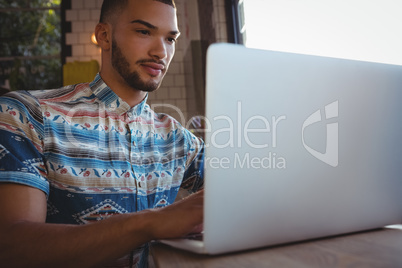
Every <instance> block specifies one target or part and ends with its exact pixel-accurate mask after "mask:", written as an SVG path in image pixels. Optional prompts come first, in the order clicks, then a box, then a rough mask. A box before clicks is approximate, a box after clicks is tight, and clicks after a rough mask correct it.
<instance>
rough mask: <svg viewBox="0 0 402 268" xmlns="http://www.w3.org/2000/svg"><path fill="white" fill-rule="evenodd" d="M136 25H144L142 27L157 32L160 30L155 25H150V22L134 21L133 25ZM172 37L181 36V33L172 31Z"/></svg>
mask: <svg viewBox="0 0 402 268" xmlns="http://www.w3.org/2000/svg"><path fill="white" fill-rule="evenodd" d="M134 23H139V24H142V25H144V26H146V27H148V28H150V29H153V30H157V29H158V27H156V26H155V25H153V24H151V23H149V22H147V21H144V20H133V21H131V24H134ZM169 33H170V34H171V35H177V36H178V35H180V32H179V31H170V32H169Z"/></svg>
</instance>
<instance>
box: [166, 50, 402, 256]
mask: <svg viewBox="0 0 402 268" xmlns="http://www.w3.org/2000/svg"><path fill="white" fill-rule="evenodd" d="M401 101H402V66H393V65H386V64H379V63H369V62H359V61H351V60H344V59H335V58H326V57H318V56H309V55H300V54H292V53H282V52H273V51H263V50H256V49H248V48H245V47H243V46H239V45H231V44H215V45H212V46H211V47H210V48H209V51H208V56H207V86H206V119H205V120H206V137H205V141H206V150H205V161H206V162H205V207H204V214H205V215H204V236H203V241H198V240H192V239H190V240H188V239H177V240H169V241H164V242H165V243H168V244H170V245H172V246H175V247H179V248H182V249H186V250H192V251H195V252H199V253H207V254H220V253H226V252H233V251H240V250H246V249H252V248H258V247H264V246H270V245H277V244H283V243H288V242H295V241H303V240H308V239H313V238H320V237H327V236H332V235H338V234H344V233H350V232H356V231H361V230H368V229H374V228H378V227H383V226H385V225H389V224H398V223H401V222H402V104H401Z"/></svg>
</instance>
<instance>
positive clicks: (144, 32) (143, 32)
mask: <svg viewBox="0 0 402 268" xmlns="http://www.w3.org/2000/svg"><path fill="white" fill-rule="evenodd" d="M137 33H140V34H143V35H149V34H150V32H149V31H148V30H137Z"/></svg>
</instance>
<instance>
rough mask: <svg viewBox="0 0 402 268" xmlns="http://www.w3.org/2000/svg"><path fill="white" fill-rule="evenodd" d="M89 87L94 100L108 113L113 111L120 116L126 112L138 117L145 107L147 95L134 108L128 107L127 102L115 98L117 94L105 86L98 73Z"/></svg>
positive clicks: (117, 97)
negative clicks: (104, 107) (100, 103)
mask: <svg viewBox="0 0 402 268" xmlns="http://www.w3.org/2000/svg"><path fill="white" fill-rule="evenodd" d="M89 86H90V88H91V90H92V92H93V94H94V95H95V96H96V98H98V100H99V101H100V102H102V103H104V104H105V106H106V110H108V111H114V112H116V113H118V114H120V115H121V114H123V113H126V112H129V113H132V114H133V115H140V114H141V113H142V112H143V111H144V109H145V107H146V102H147V99H148V94H147V95H146V97H145V98H144V100H143V101H142V102H140V103H139V104H137V105H136V106H134V107H130V105H129V104H128V103H127V102H125V101H124V100H122V99H121V98H120V97H119V96H117V94H116V93H114V91H113V90H112V89H111V88H110V87H108V85H106V83H105V82H104V81H103V80H102V77H101V76H100V74H99V73H98V74H97V75H96V76H95V79H94V81H92V82H91V83H90V84H89Z"/></svg>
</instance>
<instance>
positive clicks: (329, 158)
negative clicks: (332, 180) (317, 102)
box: [302, 101, 339, 167]
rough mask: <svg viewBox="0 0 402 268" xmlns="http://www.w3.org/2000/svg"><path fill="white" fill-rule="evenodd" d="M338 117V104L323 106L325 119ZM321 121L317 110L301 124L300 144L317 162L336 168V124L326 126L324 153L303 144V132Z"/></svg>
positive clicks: (337, 133)
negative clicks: (301, 143)
mask: <svg viewBox="0 0 402 268" xmlns="http://www.w3.org/2000/svg"><path fill="white" fill-rule="evenodd" d="M338 116H339V102H338V101H334V102H332V103H330V104H328V105H326V106H325V119H327V120H328V119H331V118H337V117H338ZM321 121H323V118H322V115H321V111H320V110H317V111H316V112H314V113H313V114H311V115H310V116H309V117H308V118H307V119H306V120H305V121H304V123H303V127H302V142H303V146H304V148H305V149H306V150H307V151H308V152H309V153H310V154H312V155H313V156H314V157H315V158H317V159H318V160H321V161H322V162H324V163H326V164H328V165H330V166H332V167H337V166H338V162H339V161H338V158H339V156H338V149H339V146H338V143H339V132H338V123H329V124H327V141H326V149H325V153H321V152H319V151H317V150H315V149H313V148H311V147H310V146H308V145H307V144H306V142H305V136H304V131H305V129H306V128H307V127H309V126H311V125H313V124H315V123H318V122H321Z"/></svg>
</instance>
